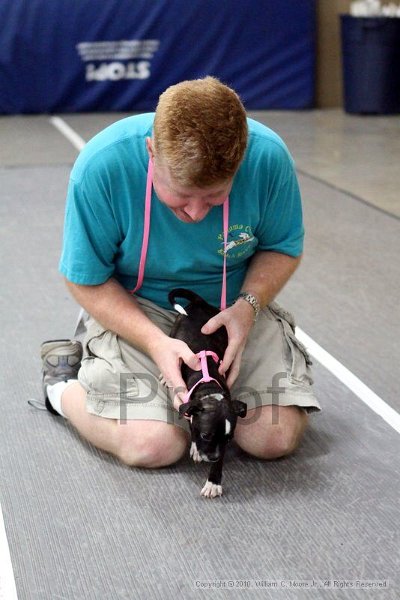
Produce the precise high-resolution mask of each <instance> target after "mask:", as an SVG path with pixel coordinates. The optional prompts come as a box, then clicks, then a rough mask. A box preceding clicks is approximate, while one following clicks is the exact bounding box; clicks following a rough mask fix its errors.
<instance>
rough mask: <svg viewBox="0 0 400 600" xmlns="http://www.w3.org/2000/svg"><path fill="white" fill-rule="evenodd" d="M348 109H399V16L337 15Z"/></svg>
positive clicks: (372, 111)
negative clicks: (340, 34) (339, 26)
mask: <svg viewBox="0 0 400 600" xmlns="http://www.w3.org/2000/svg"><path fill="white" fill-rule="evenodd" d="M340 18H341V33H342V64H343V84H344V106H345V110H346V112H348V113H364V114H365V113H366V114H390V113H399V112H400V18H395V17H394V18H391V17H353V16H351V15H340Z"/></svg>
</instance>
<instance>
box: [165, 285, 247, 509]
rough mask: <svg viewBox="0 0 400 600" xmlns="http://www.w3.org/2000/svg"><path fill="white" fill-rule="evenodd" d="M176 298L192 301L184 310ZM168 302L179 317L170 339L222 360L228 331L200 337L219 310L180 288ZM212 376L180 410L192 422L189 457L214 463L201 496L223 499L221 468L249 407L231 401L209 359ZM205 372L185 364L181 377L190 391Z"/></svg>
mask: <svg viewBox="0 0 400 600" xmlns="http://www.w3.org/2000/svg"><path fill="white" fill-rule="evenodd" d="M177 298H183V299H185V300H188V301H189V304H187V305H186V306H185V307H184V308H183V307H182V306H181V305H180V304H179V303H177ZM168 300H169V302H170V303H171V304H172V306H173V307H174V309H175V310H176V311H177V312H179V313H180V314H179V315H178V317H177V318H176V321H175V323H174V325H173V327H172V330H171V333H170V336H171V337H174V338H177V339H179V340H182V341H184V342H186V344H187V345H188V346H189V348H190V349H191V350H192V352H194V353H195V354H197V353H199V352H201V351H202V350H210V351H212V352H214V353H215V354H217V356H218V357H219V359H220V360H222V358H223V356H224V353H225V350H226V347H227V345H228V334H227V331H226V329H225V327H220V328H219V329H218V330H217V331H216V332H214V333H212V334H211V335H206V334H204V333H201V328H202V327H203V325H205V323H207V321H208V320H209V319H211V318H212V317H214V316H215V315H216V314H218V312H219V310H218V309H217V308H215V307H214V306H211V304H208V303H207V302H206V301H205V300H203V298H201V297H200V296H198V295H197V294H195V293H194V292H192V291H190V290H186V289H183V288H177V289H174V290H172V291H171V292H170V293H169V295H168ZM207 367H208V372H209V375H210V376H211V377H212V378H214V379H216V380H217V381H209V382H207V383H206V382H202V383H200V384H198V385H197V386H196V387H195V388H194V389H193V391H192V393H191V396H190V399H189V401H188V402H186V403H184V404H181V406H180V407H179V415H180V417H186V418H188V419H189V421H190V430H191V436H192V444H191V449H190V456H191V457H192V458H193V460H194V461H195V462H201V461H205V462H211V463H212V465H211V469H210V472H209V475H208V479H207V481H206V483H205V485H204V487H203V489H202V490H201V495H202V496H206V497H207V498H215V497H216V496H221V495H222V485H221V480H222V467H223V461H224V453H225V447H226V444H227V443H228V442H229V440H231V439H232V438H233V434H234V432H235V427H236V422H237V418H238V416H239V417H245V416H246V413H247V405H246V404H245V403H244V402H240V401H239V400H232V399H231V395H230V391H229V389H228V386H227V385H226V381H225V378H224V377H223V376H222V375H220V374H219V373H218V367H219V364H217V363H216V362H215V361H214V360H213V358H212V357H207ZM202 376H203V373H202V371H201V370H200V371H194V370H193V369H191V368H190V367H188V366H187V365H186V364H184V363H183V364H182V377H183V380H184V381H185V384H186V387H187V389H188V390H191V389H192V388H193V386H194V385H195V384H196V383H197V382H198V381H199V380H200V379H201V378H202Z"/></svg>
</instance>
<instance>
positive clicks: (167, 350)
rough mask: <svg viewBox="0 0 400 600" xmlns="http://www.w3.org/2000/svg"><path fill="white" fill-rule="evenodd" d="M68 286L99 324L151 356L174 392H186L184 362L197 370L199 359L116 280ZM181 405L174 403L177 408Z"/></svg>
mask: <svg viewBox="0 0 400 600" xmlns="http://www.w3.org/2000/svg"><path fill="white" fill-rule="evenodd" d="M66 284H67V287H68V289H69V290H70V292H71V294H72V296H73V297H74V298H75V300H76V301H77V302H78V304H80V305H81V306H82V307H83V308H84V309H85V310H86V311H87V312H88V313H89V314H90V315H91V316H92V317H93V318H94V319H96V321H98V322H99V323H101V324H102V325H103V327H105V328H106V329H109V330H111V331H113V332H114V333H116V334H117V335H119V336H120V337H122V338H124V339H125V340H126V341H127V342H129V343H130V344H131V345H132V346H134V347H135V348H138V349H139V350H141V351H142V352H144V353H145V354H147V355H148V356H150V357H151V358H152V360H153V361H154V362H155V363H156V364H157V366H158V368H159V369H160V372H161V374H162V375H163V377H164V379H165V381H166V382H167V383H168V385H170V386H171V387H172V388H173V389H174V390H178V389H179V390H181V389H183V390H184V391H185V390H186V386H185V384H184V381H183V379H182V375H181V371H180V365H181V362H182V361H184V362H185V363H186V364H187V365H189V367H191V368H192V369H196V368H199V360H198V358H197V357H196V355H195V354H193V352H192V351H191V350H190V348H189V347H188V346H187V344H185V343H184V342H182V341H180V340H175V339H173V338H170V337H169V336H168V335H166V334H165V333H164V332H163V331H162V330H161V329H160V328H159V327H157V325H155V324H154V323H153V322H152V321H151V320H150V319H149V318H148V317H147V316H146V315H145V314H144V312H143V311H142V309H141V308H140V306H139V304H138V303H137V301H136V300H135V298H134V297H133V296H132V295H131V294H129V292H127V290H125V289H124V288H123V287H122V286H121V285H120V284H119V283H118V282H117V281H116V280H115V279H109V280H108V281H106V282H105V283H102V284H100V285H77V284H75V283H72V282H70V281H68V280H67V279H66ZM178 405H179V402H178V403H177V402H175V406H176V408H177V407H178Z"/></svg>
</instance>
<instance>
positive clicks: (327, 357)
mask: <svg viewBox="0 0 400 600" xmlns="http://www.w3.org/2000/svg"><path fill="white" fill-rule="evenodd" d="M50 122H51V123H52V124H53V125H54V127H56V128H57V129H58V130H59V131H60V132H61V133H62V134H63V135H64V136H65V137H66V138H67V139H68V140H69V141H70V142H71V143H72V144H73V145H74V146H75V148H76V149H77V150H82V148H83V146H84V145H85V141H84V140H83V139H82V138H81V137H80V136H79V135H78V134H77V133H76V132H75V131H74V130H73V129H72V128H71V127H70V126H69V125H67V123H66V122H65V121H64V120H63V119H61V118H60V117H51V118H50ZM296 335H297V337H298V338H299V340H300V341H301V342H302V343H303V344H304V345H305V346H306V347H307V349H308V350H309V352H310V354H311V355H312V356H313V357H314V358H315V359H316V360H317V361H318V362H319V363H321V365H323V366H324V367H325V368H326V369H328V371H330V372H331V373H332V375H334V376H335V377H336V378H337V379H339V381H341V382H342V383H343V384H344V385H345V386H346V387H348V388H349V389H350V390H351V391H352V392H353V394H355V395H356V396H357V397H358V398H360V400H362V401H363V402H364V403H365V404H366V405H367V406H369V408H370V409H371V410H373V411H374V412H375V413H376V414H377V415H379V416H380V417H382V419H384V420H385V421H386V423H388V424H389V425H390V426H391V427H393V429H395V430H396V431H397V432H398V433H400V415H399V413H397V412H396V411H395V410H394V409H393V408H391V407H390V406H389V405H388V404H386V402H385V401H384V400H382V398H380V397H379V396H377V394H375V392H373V391H372V390H371V389H370V388H369V387H368V386H366V385H365V383H363V382H362V381H361V379H359V378H358V377H356V376H355V375H354V374H353V373H352V372H351V371H349V369H347V368H346V367H345V366H344V365H342V364H341V363H340V362H339V361H338V360H336V358H334V357H333V356H332V355H331V354H329V353H328V352H327V351H326V350H324V349H323V348H322V346H320V345H319V344H317V343H316V342H314V340H313V339H312V338H310V336H308V335H307V334H306V333H304V331H302V330H301V329H299V328H298V327H296Z"/></svg>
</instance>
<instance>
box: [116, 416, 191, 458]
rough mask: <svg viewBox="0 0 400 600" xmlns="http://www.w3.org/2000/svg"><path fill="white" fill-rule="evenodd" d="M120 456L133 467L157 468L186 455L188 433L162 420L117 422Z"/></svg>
mask: <svg viewBox="0 0 400 600" xmlns="http://www.w3.org/2000/svg"><path fill="white" fill-rule="evenodd" d="M117 439H118V445H117V447H118V458H119V459H120V460H121V461H122V462H123V463H124V464H126V465H128V466H130V467H144V468H149V469H156V468H160V467H166V466H168V465H172V464H174V463H176V462H177V461H178V460H180V459H181V458H182V456H183V455H184V453H185V451H186V448H187V445H188V439H189V438H188V434H187V433H186V432H185V431H184V430H183V429H181V428H179V427H177V426H175V425H168V424H166V423H162V422H159V421H128V422H127V423H125V424H119V425H118V433H117Z"/></svg>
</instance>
